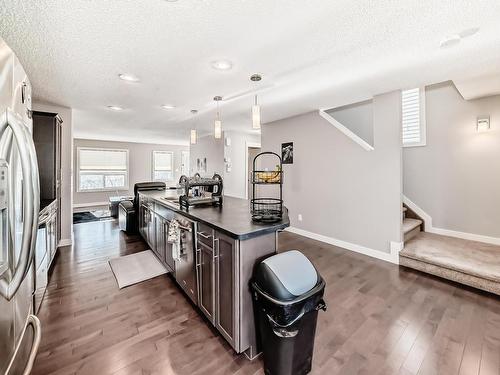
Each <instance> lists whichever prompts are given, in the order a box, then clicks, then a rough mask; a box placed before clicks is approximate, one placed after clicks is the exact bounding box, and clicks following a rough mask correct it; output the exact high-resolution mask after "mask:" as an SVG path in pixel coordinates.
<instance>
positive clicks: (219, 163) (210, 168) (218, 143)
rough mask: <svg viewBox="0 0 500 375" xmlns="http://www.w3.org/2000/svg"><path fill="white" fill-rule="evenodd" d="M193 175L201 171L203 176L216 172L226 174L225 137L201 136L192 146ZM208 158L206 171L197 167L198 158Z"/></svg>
mask: <svg viewBox="0 0 500 375" xmlns="http://www.w3.org/2000/svg"><path fill="white" fill-rule="evenodd" d="M189 152H190V158H189V162H190V164H191V168H190V171H191V173H190V174H191V176H193V175H194V174H195V173H199V174H200V175H201V177H212V176H213V175H214V173H218V174H220V175H221V176H223V175H224V137H222V138H220V139H215V138H214V136H213V135H207V136H204V137H199V138H198V140H197V141H196V144H195V145H191V147H190V150H189ZM205 158H206V161H207V168H206V172H205V171H203V170H199V169H198V168H197V159H200V160H203V159H205Z"/></svg>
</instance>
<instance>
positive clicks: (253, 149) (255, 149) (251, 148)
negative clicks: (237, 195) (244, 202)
mask: <svg viewBox="0 0 500 375" xmlns="http://www.w3.org/2000/svg"><path fill="white" fill-rule="evenodd" d="M260 152H261V148H260V144H252V143H247V163H246V164H247V165H246V172H247V173H246V179H247V183H246V189H245V190H246V198H247V199H251V198H252V185H251V179H250V177H251V176H250V174H251V172H252V170H253V159H254V158H255V157H256V156H257V155H258V154H259V153H260Z"/></svg>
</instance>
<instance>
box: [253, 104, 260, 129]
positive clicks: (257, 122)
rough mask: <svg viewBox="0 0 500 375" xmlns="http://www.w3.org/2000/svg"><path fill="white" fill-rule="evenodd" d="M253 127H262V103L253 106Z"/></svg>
mask: <svg viewBox="0 0 500 375" xmlns="http://www.w3.org/2000/svg"><path fill="white" fill-rule="evenodd" d="M252 128H253V129H260V105H258V104H255V105H253V106H252Z"/></svg>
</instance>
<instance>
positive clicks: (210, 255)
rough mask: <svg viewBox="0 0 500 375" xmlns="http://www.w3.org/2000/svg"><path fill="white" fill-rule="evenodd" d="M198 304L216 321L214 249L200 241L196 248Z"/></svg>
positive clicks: (207, 315) (209, 317)
mask: <svg viewBox="0 0 500 375" xmlns="http://www.w3.org/2000/svg"><path fill="white" fill-rule="evenodd" d="M196 255H197V266H196V270H197V279H198V306H199V307H200V309H201V311H202V312H203V313H204V314H205V316H206V317H207V318H208V319H210V321H211V322H212V323H213V322H214V311H215V308H214V307H215V306H214V305H215V294H214V292H215V290H214V276H215V274H214V251H213V249H212V248H211V247H210V246H208V245H206V244H205V243H203V242H201V241H199V242H198V248H197V250H196Z"/></svg>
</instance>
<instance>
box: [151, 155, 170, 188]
mask: <svg viewBox="0 0 500 375" xmlns="http://www.w3.org/2000/svg"><path fill="white" fill-rule="evenodd" d="M173 169H174V153H173V152H171V151H153V180H154V181H172V180H173V179H174V173H173Z"/></svg>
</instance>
